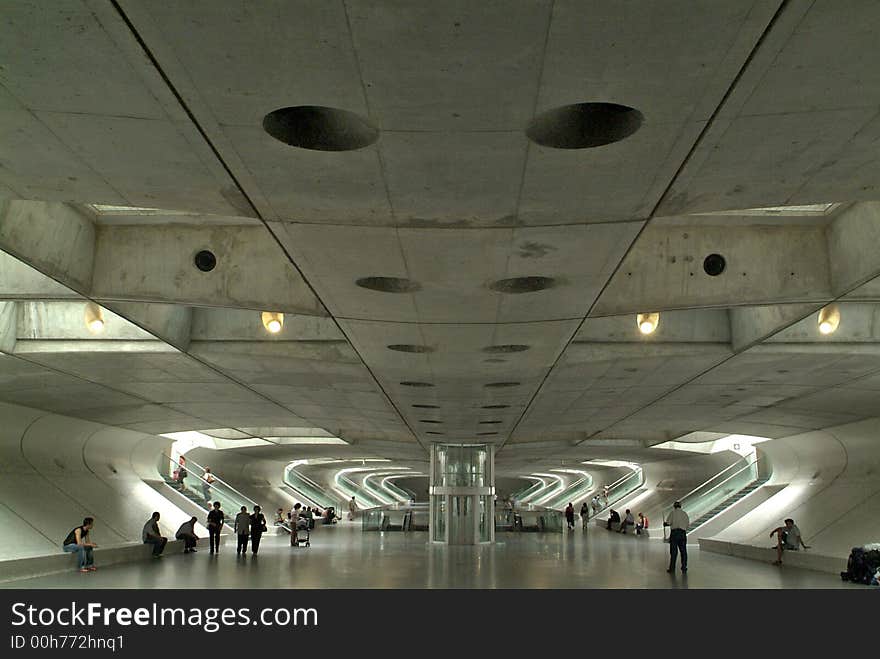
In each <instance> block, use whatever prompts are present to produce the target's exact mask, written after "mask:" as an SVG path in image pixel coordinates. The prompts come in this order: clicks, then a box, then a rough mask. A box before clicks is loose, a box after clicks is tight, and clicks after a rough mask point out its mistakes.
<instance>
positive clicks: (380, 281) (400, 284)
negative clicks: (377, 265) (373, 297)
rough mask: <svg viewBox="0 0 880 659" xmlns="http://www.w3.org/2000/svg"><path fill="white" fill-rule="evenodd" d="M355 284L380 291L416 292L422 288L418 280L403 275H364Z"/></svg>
mask: <svg viewBox="0 0 880 659" xmlns="http://www.w3.org/2000/svg"><path fill="white" fill-rule="evenodd" d="M355 284H357V285H358V286H360V287H361V288H367V289H369V290H371V291H379V292H380V293H415V292H416V291H419V290H421V289H422V286H421V284H419V283H418V282H416V281H412V280H411V279H405V278H403V277H362V278H361V279H358V280H357V281H356V282H355Z"/></svg>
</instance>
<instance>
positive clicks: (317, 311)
mask: <svg viewBox="0 0 880 659" xmlns="http://www.w3.org/2000/svg"><path fill="white" fill-rule="evenodd" d="M201 250H209V251H211V252H212V253H213V254H214V255H215V256H216V259H217V265H216V267H215V268H214V269H213V270H211V271H210V272H202V271H200V270H198V269H197V268H196V267H195V265H194V263H193V259H194V257H195V255H196V253H198V252H199V251H201ZM92 284H93V285H92V288H91V295H92V296H93V297H95V298H98V299H103V300H115V301H124V302H158V303H169V302H171V303H175V304H188V305H194V306H207V307H234V308H245V309H256V310H265V311H283V312H288V313H300V314H305V315H317V316H324V315H327V312H326V311H325V310H324V308H323V306H322V305H321V303H320V301H319V300H318V299H317V298H316V297H315V295H314V294H313V293H312V292H311V290H310V289H309V287H308V286H307V285H306V283H305V281H304V280H303V279H302V277H301V276H300V275H299V273H298V272H297V271H296V269H295V268H294V267H293V266H292V265H291V264H290V262H289V261H288V260H287V258H286V256H285V255H284V253H283V252H282V250H281V248H280V247H279V246H278V244H277V243H276V242H275V241H274V239H273V238H272V237H271V235H270V234H269V232H268V231H266V229H265V228H264V227H256V226H219V227H218V226H214V227H199V226H183V225H166V226H150V227H140V226H100V227H98V232H97V241H96V248H95V273H94V277H93V279H92Z"/></svg>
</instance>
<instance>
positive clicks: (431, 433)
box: [425, 430, 446, 435]
mask: <svg viewBox="0 0 880 659" xmlns="http://www.w3.org/2000/svg"><path fill="white" fill-rule="evenodd" d="M425 434H426V435H445V434H446V433H445V432H438V431H436V430H426V431H425Z"/></svg>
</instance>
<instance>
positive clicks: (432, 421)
mask: <svg viewBox="0 0 880 659" xmlns="http://www.w3.org/2000/svg"><path fill="white" fill-rule="evenodd" d="M419 423H443V422H442V421H437V420H436V419H419Z"/></svg>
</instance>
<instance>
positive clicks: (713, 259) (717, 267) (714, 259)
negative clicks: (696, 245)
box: [703, 254, 727, 277]
mask: <svg viewBox="0 0 880 659" xmlns="http://www.w3.org/2000/svg"><path fill="white" fill-rule="evenodd" d="M725 267H727V261H726V260H725V259H724V257H723V256H721V254H709V256H707V257H706V258H705V259H703V270H704V271H705V273H706V274H707V275H709V276H710V277H717V276H718V275H720V274H721V273H722V272H724V268H725Z"/></svg>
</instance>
